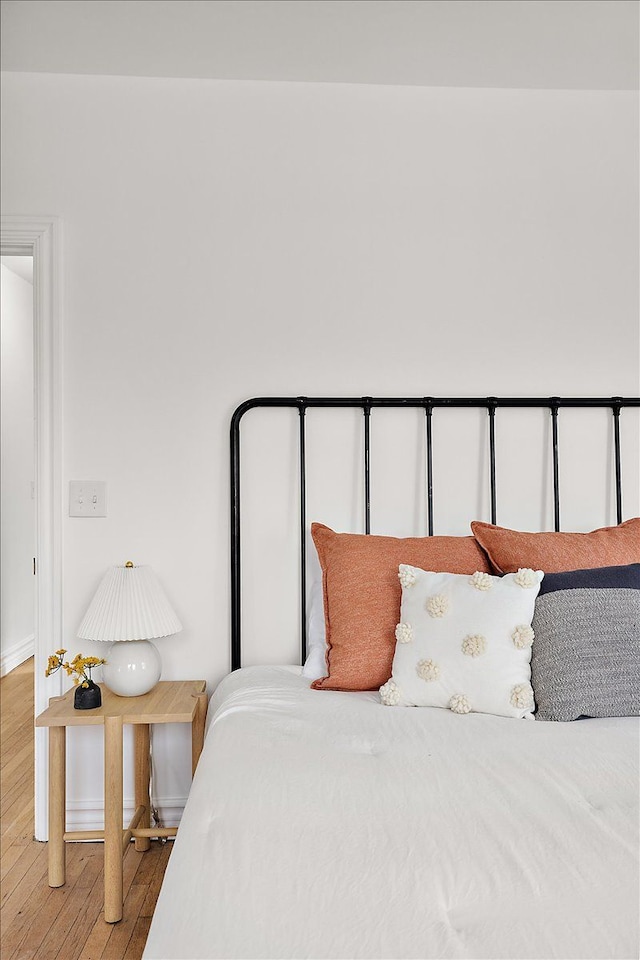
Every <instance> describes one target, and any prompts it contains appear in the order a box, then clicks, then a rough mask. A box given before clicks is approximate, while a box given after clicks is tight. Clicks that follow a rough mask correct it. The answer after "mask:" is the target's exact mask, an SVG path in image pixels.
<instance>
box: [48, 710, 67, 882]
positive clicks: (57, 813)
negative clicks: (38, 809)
mask: <svg viewBox="0 0 640 960" xmlns="http://www.w3.org/2000/svg"><path fill="white" fill-rule="evenodd" d="M66 733H67V728H66V727H49V886H50V887H61V886H62V885H63V883H64V881H65V849H64V831H65V826H66V823H65V820H66Z"/></svg>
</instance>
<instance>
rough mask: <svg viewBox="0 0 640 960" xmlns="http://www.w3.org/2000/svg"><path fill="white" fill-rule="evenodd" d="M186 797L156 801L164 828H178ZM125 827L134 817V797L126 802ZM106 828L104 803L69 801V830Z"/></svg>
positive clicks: (96, 801)
mask: <svg viewBox="0 0 640 960" xmlns="http://www.w3.org/2000/svg"><path fill="white" fill-rule="evenodd" d="M186 802H187V798H186V797H162V798H160V799H157V800H156V801H155V806H156V808H157V810H158V813H159V814H160V822H161V823H162V826H163V827H178V826H179V825H180V820H181V819H182V811H183V810H184V805H185V803H186ZM123 809H124V826H125V828H126V826H127V824H128V823H129V821H130V820H131V818H132V817H133V814H134V811H135V804H134V800H133V797H130V798H126V797H125V801H124V808H123ZM103 828H104V801H103V800H102V799H100V800H67V830H102V829H103Z"/></svg>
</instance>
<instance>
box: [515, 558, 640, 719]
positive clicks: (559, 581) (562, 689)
mask: <svg viewBox="0 0 640 960" xmlns="http://www.w3.org/2000/svg"><path fill="white" fill-rule="evenodd" d="M533 630H534V634H535V639H534V641H533V649H532V655H531V684H532V686H533V690H534V694H535V699H536V704H537V712H536V719H537V720H576V719H577V718H578V717H628V716H638V715H639V714H640V563H633V564H630V565H629V566H624V567H600V568H598V569H595V570H573V571H571V572H568V573H548V574H547V575H546V576H545V578H544V580H543V581H542V587H541V589H540V594H539V596H538V599H537V600H536V610H535V615H534V618H533Z"/></svg>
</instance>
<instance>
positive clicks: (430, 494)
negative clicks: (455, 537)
mask: <svg viewBox="0 0 640 960" xmlns="http://www.w3.org/2000/svg"><path fill="white" fill-rule="evenodd" d="M424 412H425V414H426V420H427V524H428V527H427V529H428V533H429V536H430V537H432V536H433V432H432V421H431V418H432V416H433V404H432V403H431V401H429V400H427V403H426V406H425V408H424Z"/></svg>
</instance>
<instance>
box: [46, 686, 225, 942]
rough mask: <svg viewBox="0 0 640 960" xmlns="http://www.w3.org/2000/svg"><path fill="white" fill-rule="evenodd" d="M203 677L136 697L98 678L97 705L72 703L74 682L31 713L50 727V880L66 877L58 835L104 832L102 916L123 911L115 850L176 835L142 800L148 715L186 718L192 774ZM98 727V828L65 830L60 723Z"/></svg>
mask: <svg viewBox="0 0 640 960" xmlns="http://www.w3.org/2000/svg"><path fill="white" fill-rule="evenodd" d="M205 688H206V683H205V681H204V680H164V681H161V682H160V683H158V685H157V686H156V687H154V688H153V690H151V691H150V692H149V693H146V694H144V696H142V697H118V696H116V695H115V694H114V693H111V691H110V690H107V689H106V687H105V686H104V685H102V686H101V689H102V706H101V707H98V709H96V710H75V709H74V706H73V696H74V690H69V691H68V692H67V693H66V694H65V695H64V697H52V699H51V700H50V701H49V706H48V708H47V709H46V710H45V711H44V712H43V713H41V714H40V716H39V717H38V718H37V719H36V726H37V727H49V886H50V887H61V886H62V885H63V884H64V882H65V847H64V845H65V841H67V840H104V918H105V920H106V921H107V923H116V922H117V921H118V920H121V919H122V857H123V855H124V853H125V851H126V849H127V846H128V844H129V842H130V841H131V839H132V838H135V845H136V850H148V849H149V845H150V838H151V837H160V836H163V837H167V836H175V834H176V832H177V828H176V827H167V828H164V829H153V828H152V827H151V803H150V800H149V771H150V765H149V726H150V724H152V723H190V724H191V770H192V774H193V773H195V769H196V766H197V763H198V759H199V757H200V753H201V752H202V744H203V741H204V723H205V718H206V713H207V694H206V692H205ZM125 723H131V724H134V763H135V804H136V810H135V813H134V816H133V819H132V820H131V823H130V824H129V826H128V827H127V828H126V829H124V824H123V812H122V806H123V803H122V728H123V724H125ZM91 725H93V726H103V727H104V830H75V831H71V832H70V833H67V832H66V729H67V727H77V726H91Z"/></svg>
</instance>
